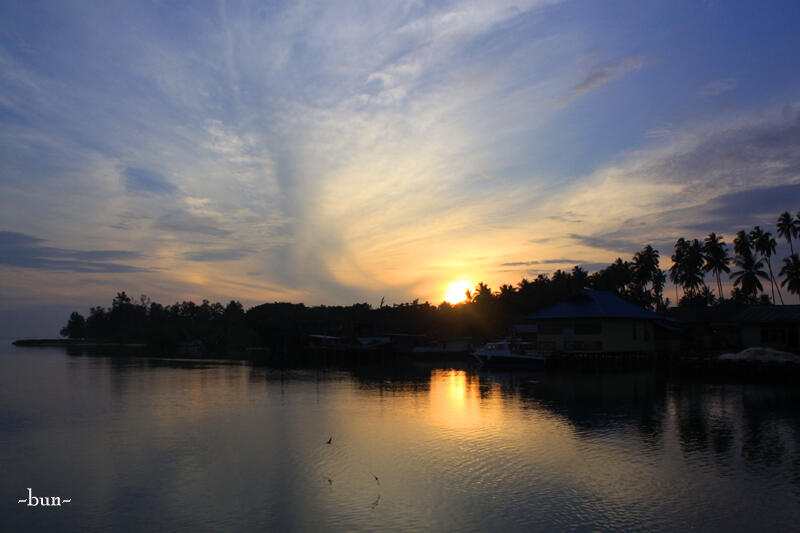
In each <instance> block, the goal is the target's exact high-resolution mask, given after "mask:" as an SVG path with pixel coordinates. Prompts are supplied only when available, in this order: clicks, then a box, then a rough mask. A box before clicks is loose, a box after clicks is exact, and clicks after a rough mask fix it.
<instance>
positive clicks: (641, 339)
mask: <svg viewBox="0 0 800 533" xmlns="http://www.w3.org/2000/svg"><path fill="white" fill-rule="evenodd" d="M634 330H635V333H634ZM654 333H655V332H654V328H653V323H652V321H648V320H631V319H599V318H596V319H580V320H571V319H564V320H547V321H541V322H540V323H539V324H538V334H537V346H538V348H539V349H541V350H553V351H565V352H652V351H654V350H655V335H654Z"/></svg>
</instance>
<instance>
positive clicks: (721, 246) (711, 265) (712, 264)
mask: <svg viewBox="0 0 800 533" xmlns="http://www.w3.org/2000/svg"><path fill="white" fill-rule="evenodd" d="M703 254H704V255H705V260H706V264H705V265H703V272H713V273H714V275H715V276H717V294H718V295H719V298H720V300H723V299H724V296H723V295H722V281H721V280H720V274H722V273H723V272H725V273H726V274H727V273H729V272H730V271H731V269H730V268H729V267H728V263H730V262H731V258H730V257H729V256H728V247H727V246H726V245H725V241H724V240H722V235H720V236H717V234H716V233H709V234H708V237H706V238H705V239H704V240H703Z"/></svg>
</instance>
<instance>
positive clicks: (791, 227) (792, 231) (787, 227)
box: [778, 211, 800, 255]
mask: <svg viewBox="0 0 800 533" xmlns="http://www.w3.org/2000/svg"><path fill="white" fill-rule="evenodd" d="M798 234H800V217H798V220H793V219H792V215H790V214H789V211H784V212H783V213H781V216H779V217H778V236H780V237H783V238H784V239H786V242H788V243H789V250H791V254H792V255H794V246H793V245H792V237H797V236H798Z"/></svg>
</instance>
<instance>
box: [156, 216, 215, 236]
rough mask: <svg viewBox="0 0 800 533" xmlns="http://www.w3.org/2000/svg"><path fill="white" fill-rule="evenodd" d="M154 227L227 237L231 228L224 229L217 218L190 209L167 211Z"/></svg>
mask: <svg viewBox="0 0 800 533" xmlns="http://www.w3.org/2000/svg"><path fill="white" fill-rule="evenodd" d="M154 227H155V228H156V229H160V230H164V231H172V232H178V233H198V234H201V235H209V236H212V237H226V236H228V235H230V234H231V231H230V230H227V229H223V228H221V227H220V224H219V223H218V222H217V220H216V219H215V218H213V217H210V216H204V215H196V214H193V213H190V212H188V211H182V210H175V211H171V212H169V213H166V214H164V215H162V216H160V217H159V218H158V220H156V221H155V224H154Z"/></svg>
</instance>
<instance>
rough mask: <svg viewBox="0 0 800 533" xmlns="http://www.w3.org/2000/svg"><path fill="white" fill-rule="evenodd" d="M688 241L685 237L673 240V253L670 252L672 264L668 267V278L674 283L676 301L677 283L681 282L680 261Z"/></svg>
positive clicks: (684, 253)
mask: <svg viewBox="0 0 800 533" xmlns="http://www.w3.org/2000/svg"><path fill="white" fill-rule="evenodd" d="M688 246H689V243H688V242H686V239H684V238H683V237H680V238H679V239H678V240H677V241H675V253H674V254H672V266H671V267H670V268H669V280H670V281H671V282H672V283H673V284H674V285H675V302H676V303H677V301H678V285H680V284H681V279H682V278H683V276H682V274H681V263H682V262H683V257H684V256H685V255H686V252H687V248H688Z"/></svg>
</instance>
